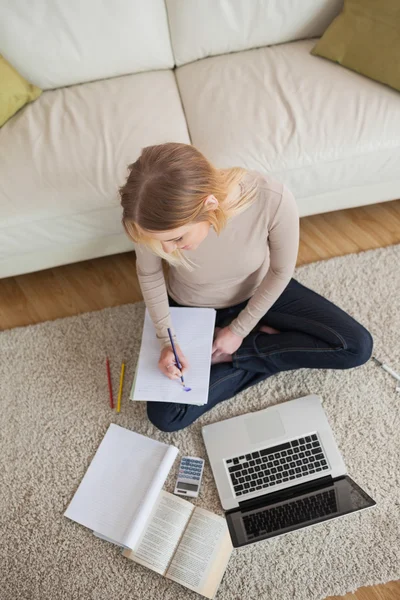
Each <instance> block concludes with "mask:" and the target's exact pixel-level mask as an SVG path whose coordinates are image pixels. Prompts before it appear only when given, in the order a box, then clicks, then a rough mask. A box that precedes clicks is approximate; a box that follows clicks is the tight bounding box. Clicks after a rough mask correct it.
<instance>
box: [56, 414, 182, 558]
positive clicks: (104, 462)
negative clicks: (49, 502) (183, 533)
mask: <svg viewBox="0 0 400 600" xmlns="http://www.w3.org/2000/svg"><path fill="white" fill-rule="evenodd" d="M170 448H171V450H170ZM177 453H178V449H177V448H174V447H171V446H169V445H167V444H163V443H161V442H158V441H156V440H152V439H150V438H148V437H146V436H143V435H140V434H139V433H136V432H134V431H130V430H129V429H125V428H123V427H120V426H119V425H115V424H111V425H110V426H109V428H108V430H107V433H106V435H105V436H104V438H103V440H102V442H101V444H100V446H99V448H98V449H97V452H96V454H95V456H94V458H93V460H92V462H91V464H90V465H89V468H88V470H87V471H86V474H85V476H84V478H83V479H82V481H81V484H80V486H79V487H78V490H77V491H76V493H75V495H74V497H73V499H72V501H71V503H70V505H69V506H68V508H67V510H66V511H65V513H64V515H65V516H66V517H68V518H69V519H72V520H73V521H76V522H77V523H80V524H81V525H84V526H85V527H89V528H90V529H92V530H93V531H95V532H97V533H98V534H99V535H100V536H102V537H104V538H108V539H109V540H112V541H114V542H115V543H117V544H120V545H122V546H128V544H130V543H132V539H134V538H135V537H136V539H137V538H138V537H139V535H140V533H141V531H142V529H141V528H143V527H144V525H145V522H146V519H147V516H148V514H149V513H150V511H151V509H152V507H153V505H154V502H155V501H156V499H157V497H158V494H159V493H160V491H161V489H162V486H163V485H164V482H165V479H166V477H167V475H168V471H169V469H170V467H171V466H172V462H173V460H174V459H175V457H176V455H177ZM164 461H165V462H164ZM163 463H164V464H163ZM155 482H156V484H155ZM151 502H153V504H152V505H151V506H150V503H151ZM128 547H130V546H128Z"/></svg>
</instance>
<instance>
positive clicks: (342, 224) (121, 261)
mask: <svg viewBox="0 0 400 600" xmlns="http://www.w3.org/2000/svg"><path fill="white" fill-rule="evenodd" d="M399 243H400V200H394V201H392V202H385V203H382V204H375V205H371V206H365V207H359V208H351V209H346V210H340V211H336V212H331V213H326V214H322V215H313V216H311V217H304V218H303V219H301V233H300V250H299V256H298V261H297V264H298V265H303V264H307V263H311V262H315V261H317V260H326V259H328V258H332V257H334V256H343V255H345V254H350V253H352V252H361V251H363V250H369V249H372V248H381V247H384V246H389V245H391V244H399ZM140 299H141V293H140V289H139V285H138V281H137V277H136V272H135V255H134V253H133V252H128V253H125V254H119V255H116V256H108V257H105V258H98V259H95V260H89V261H85V262H81V263H77V264H74V265H65V266H62V267H57V268H54V269H47V270H46V271H41V272H38V273H32V274H27V275H20V276H18V277H9V278H7V279H2V280H0V329H9V328H12V327H21V326H25V325H31V324H34V323H41V322H43V321H47V320H52V319H57V318H60V317H68V316H71V315H76V314H80V313H83V312H88V311H93V310H100V309H102V308H106V307H109V306H118V305H121V304H126V303H129V302H137V301H138V300H140ZM399 560H400V559H399ZM339 598H340V600H399V599H400V581H397V582H389V583H386V584H385V585H378V586H372V587H364V588H360V589H359V590H357V591H356V592H355V593H353V594H347V595H346V596H341V597H339V596H335V597H330V598H329V600H339Z"/></svg>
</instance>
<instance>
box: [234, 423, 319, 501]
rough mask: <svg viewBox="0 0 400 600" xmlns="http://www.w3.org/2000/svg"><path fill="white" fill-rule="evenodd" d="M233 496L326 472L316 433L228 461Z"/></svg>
mask: <svg viewBox="0 0 400 600" xmlns="http://www.w3.org/2000/svg"><path fill="white" fill-rule="evenodd" d="M225 462H226V465H227V467H228V471H229V475H230V478H231V481H232V485H233V489H234V491H235V495H236V496H242V495H243V494H249V493H250V492H254V491H255V490H261V489H268V488H270V487H273V486H275V485H278V484H280V483H285V482H287V481H291V480H293V479H301V478H302V477H305V476H306V475H311V474H313V473H318V472H320V471H325V470H326V469H328V468H329V467H328V463H327V460H326V457H325V453H324V451H323V450H322V447H321V444H320V442H319V439H318V436H317V434H315V433H314V434H312V435H307V436H305V437H302V438H299V439H297V440H292V441H291V442H286V443H284V444H279V445H278V446H273V447H270V448H265V449H263V450H258V451H256V452H251V453H249V454H244V455H241V456H236V457H234V458H230V459H227V460H226V461H225Z"/></svg>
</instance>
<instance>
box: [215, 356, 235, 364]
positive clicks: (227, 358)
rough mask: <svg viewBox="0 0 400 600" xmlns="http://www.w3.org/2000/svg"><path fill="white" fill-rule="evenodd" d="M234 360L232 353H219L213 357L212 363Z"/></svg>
mask: <svg viewBox="0 0 400 600" xmlns="http://www.w3.org/2000/svg"><path fill="white" fill-rule="evenodd" d="M223 362H232V354H219V355H218V356H212V357H211V364H212V365H216V364H217V363H223Z"/></svg>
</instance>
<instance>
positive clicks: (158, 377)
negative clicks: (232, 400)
mask: <svg viewBox="0 0 400 600" xmlns="http://www.w3.org/2000/svg"><path fill="white" fill-rule="evenodd" d="M170 311H171V319H172V323H173V329H174V331H175V335H176V338H177V341H178V344H179V346H180V347H181V349H182V351H183V353H184V354H185V356H186V358H187V359H188V361H189V369H188V371H187V372H186V373H185V383H186V385H187V386H188V387H190V392H185V391H184V389H183V387H182V385H181V382H180V380H176V381H172V380H170V379H168V377H166V376H165V375H163V374H162V373H161V371H160V370H159V368H158V361H159V358H160V343H159V341H158V339H157V337H156V332H155V329H154V325H153V323H152V321H151V318H150V315H149V313H148V311H147V310H146V313H145V318H144V326H143V336H142V345H141V347H140V352H139V359H138V364H137V367H136V375H135V379H134V382H133V386H132V390H131V396H130V397H131V400H148V401H151V402H176V403H180V404H197V405H201V404H207V401H208V388H209V382H210V369H211V351H212V345H213V337H214V326H215V315H216V311H215V310H214V309H213V308H181V307H171V308H170Z"/></svg>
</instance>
